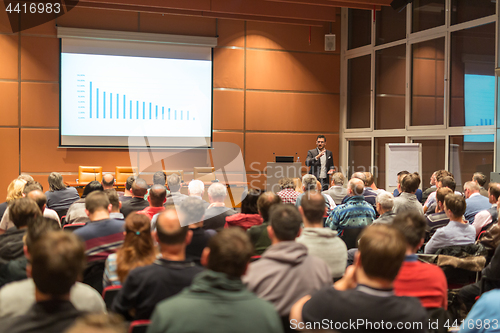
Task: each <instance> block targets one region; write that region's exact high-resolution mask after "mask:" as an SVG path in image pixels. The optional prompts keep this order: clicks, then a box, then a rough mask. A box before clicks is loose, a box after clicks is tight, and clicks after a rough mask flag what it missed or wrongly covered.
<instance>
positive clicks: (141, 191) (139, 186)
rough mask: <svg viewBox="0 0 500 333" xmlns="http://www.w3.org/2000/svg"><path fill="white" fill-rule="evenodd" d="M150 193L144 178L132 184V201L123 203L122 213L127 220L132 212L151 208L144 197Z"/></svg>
mask: <svg viewBox="0 0 500 333" xmlns="http://www.w3.org/2000/svg"><path fill="white" fill-rule="evenodd" d="M146 193H148V183H146V181H145V180H144V179H142V178H137V179H136V180H134V183H133V184H132V199H130V200H127V201H122V208H121V210H120V211H121V212H122V214H123V216H124V217H125V218H127V216H128V214H130V213H132V212H137V211H140V210H143V209H144V208H146V207H148V206H149V203H148V202H147V201H146V200H144V196H145V195H146Z"/></svg>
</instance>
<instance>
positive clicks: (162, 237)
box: [156, 208, 188, 247]
mask: <svg viewBox="0 0 500 333" xmlns="http://www.w3.org/2000/svg"><path fill="white" fill-rule="evenodd" d="M187 232H188V227H187V226H186V227H181V223H180V221H179V216H178V215H177V211H176V210H175V209H173V208H172V209H166V210H165V211H163V212H162V213H160V215H158V220H157V221H156V235H157V236H156V237H157V241H158V243H160V245H161V246H165V247H168V246H174V245H180V244H183V243H185V241H186V235H187Z"/></svg>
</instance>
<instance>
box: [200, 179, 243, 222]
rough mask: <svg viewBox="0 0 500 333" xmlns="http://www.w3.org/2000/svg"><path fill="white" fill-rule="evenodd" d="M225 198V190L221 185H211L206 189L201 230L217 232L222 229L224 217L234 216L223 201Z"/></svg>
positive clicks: (232, 211)
mask: <svg viewBox="0 0 500 333" xmlns="http://www.w3.org/2000/svg"><path fill="white" fill-rule="evenodd" d="M226 196H227V188H226V186H225V185H223V184H221V183H213V184H212V185H210V187H209V188H208V201H210V206H208V208H207V210H206V212H205V218H204V221H203V229H212V230H219V229H222V228H224V225H225V224H226V216H231V215H234V214H236V212H235V211H234V210H232V209H231V208H227V207H226V205H225V203H224V202H225V200H226Z"/></svg>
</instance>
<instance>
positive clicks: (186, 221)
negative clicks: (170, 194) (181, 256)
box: [177, 197, 216, 265]
mask: <svg viewBox="0 0 500 333" xmlns="http://www.w3.org/2000/svg"><path fill="white" fill-rule="evenodd" d="M177 211H178V212H179V219H180V221H181V226H186V225H187V226H189V230H191V232H192V233H193V237H191V242H190V243H189V244H188V246H187V247H186V258H187V259H188V260H190V261H194V263H196V264H197V265H201V254H202V253H203V249H204V248H205V247H207V245H208V241H209V240H210V238H211V237H212V236H213V235H214V234H215V233H216V231H215V230H205V229H204V228H203V225H204V223H205V222H204V221H203V214H204V212H205V210H204V204H203V201H202V200H200V199H199V198H196V197H189V198H187V199H186V200H184V201H182V203H181V205H180V207H178V209H177Z"/></svg>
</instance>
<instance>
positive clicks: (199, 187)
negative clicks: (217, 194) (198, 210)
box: [188, 179, 210, 209]
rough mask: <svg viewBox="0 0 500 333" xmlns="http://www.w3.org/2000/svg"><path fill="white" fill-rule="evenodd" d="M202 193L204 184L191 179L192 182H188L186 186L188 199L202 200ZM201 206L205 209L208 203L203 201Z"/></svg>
mask: <svg viewBox="0 0 500 333" xmlns="http://www.w3.org/2000/svg"><path fill="white" fill-rule="evenodd" d="M203 193H205V184H203V182H202V181H201V180H199V179H193V180H192V181H190V182H189V185H188V194H189V196H190V197H197V198H199V199H201V200H203ZM203 205H204V206H205V209H207V208H208V206H210V204H209V203H208V202H206V201H205V200H203Z"/></svg>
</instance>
